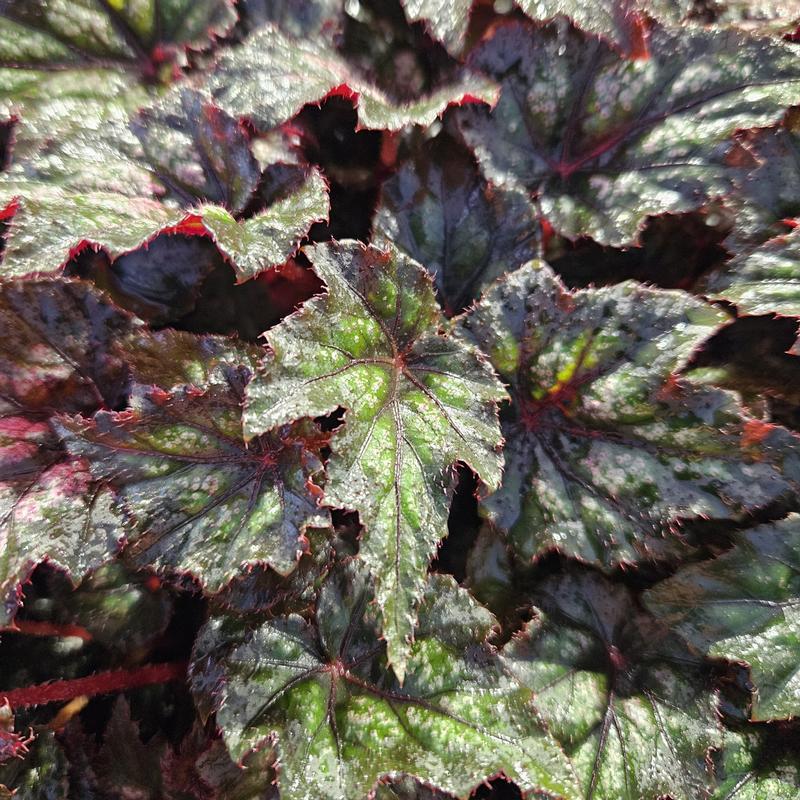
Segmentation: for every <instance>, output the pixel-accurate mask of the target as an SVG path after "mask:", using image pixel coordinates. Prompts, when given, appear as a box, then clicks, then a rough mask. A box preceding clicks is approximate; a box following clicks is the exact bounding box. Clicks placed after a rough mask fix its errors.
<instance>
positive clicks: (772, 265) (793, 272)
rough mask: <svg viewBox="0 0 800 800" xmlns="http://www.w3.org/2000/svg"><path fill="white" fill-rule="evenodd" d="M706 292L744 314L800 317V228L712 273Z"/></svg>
mask: <svg viewBox="0 0 800 800" xmlns="http://www.w3.org/2000/svg"><path fill="white" fill-rule="evenodd" d="M704 293H705V294H707V295H708V296H710V297H712V298H714V299H717V300H727V301H728V302H730V303H733V304H734V305H735V306H736V308H737V309H738V311H739V313H740V314H779V315H780V316H785V317H800V230H794V231H792V232H791V233H789V234H787V235H786V236H781V237H778V238H776V239H772V240H770V241H768V242H766V243H765V244H763V245H760V246H759V247H755V248H753V249H752V250H750V251H748V252H745V253H742V254H740V255H738V256H736V257H735V258H733V259H731V260H730V261H729V262H727V263H726V264H725V265H724V266H723V267H721V268H720V269H719V270H717V271H715V272H714V273H712V274H711V275H710V276H709V277H708V279H707V280H706V282H705V286H704Z"/></svg>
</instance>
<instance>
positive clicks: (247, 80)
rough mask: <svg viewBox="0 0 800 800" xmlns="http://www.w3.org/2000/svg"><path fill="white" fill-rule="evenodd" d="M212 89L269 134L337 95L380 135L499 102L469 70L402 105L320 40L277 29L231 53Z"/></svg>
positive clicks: (222, 60) (222, 62)
mask: <svg viewBox="0 0 800 800" xmlns="http://www.w3.org/2000/svg"><path fill="white" fill-rule="evenodd" d="M207 85H208V88H209V89H210V91H211V93H212V94H213V96H214V98H215V99H216V101H217V102H218V103H219V105H220V106H221V107H222V108H223V109H225V110H226V111H227V112H228V113H229V114H232V115H234V116H246V117H249V118H250V119H252V120H253V122H254V123H255V124H256V125H257V126H258V127H259V128H261V129H264V130H268V129H270V128H274V127H276V126H278V125H281V124H282V123H284V122H286V121H287V120H289V119H291V118H292V117H293V116H294V115H295V114H297V112H298V111H300V109H301V108H302V107H303V106H305V105H308V104H309V103H319V102H321V101H322V100H323V99H325V97H327V96H329V95H331V94H344V95H345V96H348V97H354V98H355V99H356V105H357V109H358V118H359V123H360V125H361V127H363V128H375V129H378V130H399V129H400V128H402V127H404V126H405V125H429V124H430V123H432V122H433V121H434V120H435V119H436V118H437V117H439V116H440V115H441V114H442V113H444V111H445V109H446V108H447V107H448V106H450V105H454V104H455V105H458V104H460V103H463V102H470V103H472V102H482V103H493V102H494V101H495V99H496V97H497V86H496V84H495V83H494V82H493V81H491V80H489V79H488V78H484V77H482V76H480V75H476V74H473V73H471V72H466V71H465V72H463V74H462V75H461V76H460V77H459V79H457V80H456V81H455V82H454V83H452V84H449V85H445V86H442V87H439V88H437V89H435V90H434V91H433V92H432V93H431V94H430V95H428V96H426V97H422V98H419V99H417V100H413V101H411V102H408V103H400V104H398V103H395V102H393V101H392V100H391V99H390V98H389V97H388V96H387V95H386V94H385V93H384V92H383V91H381V90H380V89H379V88H378V87H377V86H375V85H373V84H371V83H370V82H369V81H368V80H366V79H365V78H364V77H361V76H359V75H358V74H356V73H355V72H354V70H353V68H352V67H351V66H350V65H349V64H348V63H347V61H346V60H345V59H344V58H343V57H342V56H341V55H340V54H339V53H338V52H336V51H335V50H333V49H326V48H324V47H323V46H322V45H321V44H320V42H319V41H317V40H314V39H300V40H296V39H293V38H290V37H288V36H286V35H285V34H284V33H282V32H281V31H280V30H278V29H277V28H275V27H274V26H272V25H265V26H264V27H262V28H259V29H258V30H257V31H255V32H254V33H252V34H250V36H248V38H247V39H246V40H245V42H244V43H243V44H242V45H241V46H239V47H235V48H232V49H231V50H229V51H227V52H226V53H224V54H223V55H222V56H221V57H220V59H219V62H218V64H217V65H216V67H215V69H214V71H213V73H212V74H211V75H210V76H209V78H208V80H207Z"/></svg>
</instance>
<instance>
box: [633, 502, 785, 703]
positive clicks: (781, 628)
mask: <svg viewBox="0 0 800 800" xmlns="http://www.w3.org/2000/svg"><path fill="white" fill-rule="evenodd" d="M646 602H647V605H648V607H649V608H650V609H651V610H652V611H653V612H654V613H656V614H658V616H660V617H662V618H663V619H664V621H665V622H667V623H669V624H670V625H672V626H673V627H674V628H675V629H676V630H678V631H679V632H680V633H681V634H682V635H683V636H685V637H686V638H687V639H688V640H689V641H691V642H692V643H693V644H695V645H696V646H697V647H698V648H700V649H701V650H703V651H704V652H708V653H709V654H710V655H712V656H717V657H720V658H730V659H733V660H738V661H746V662H747V663H748V664H749V665H750V670H751V675H752V679H753V683H754V684H755V688H756V691H755V694H754V699H753V718H754V719H772V718H776V717H796V716H800V517H799V516H797V515H796V514H793V515H790V516H789V517H787V519H785V520H783V521H781V522H776V523H771V524H768V525H761V526H759V527H758V528H755V529H753V530H751V531H743V532H742V533H739V534H737V536H736V544H735V546H734V548H733V549H732V550H729V551H728V552H726V553H723V554H722V555H721V556H719V557H718V558H716V559H714V560H713V561H707V562H703V563H700V564H693V565H691V566H687V567H684V568H683V569H682V570H680V571H679V572H678V573H677V574H676V575H675V576H674V577H672V578H669V579H668V580H666V581H663V582H662V583H660V584H658V585H656V586H655V587H654V588H653V589H650V590H649V591H648V592H647V594H646Z"/></svg>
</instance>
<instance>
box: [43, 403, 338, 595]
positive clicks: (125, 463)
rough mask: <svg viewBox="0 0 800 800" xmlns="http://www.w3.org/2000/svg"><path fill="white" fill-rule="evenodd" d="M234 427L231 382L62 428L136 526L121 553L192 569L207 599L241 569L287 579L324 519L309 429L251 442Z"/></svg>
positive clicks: (236, 408) (237, 415) (236, 407)
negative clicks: (258, 567) (309, 533)
mask: <svg viewBox="0 0 800 800" xmlns="http://www.w3.org/2000/svg"><path fill="white" fill-rule="evenodd" d="M148 399H149V402H147V400H148ZM241 425H242V423H241V408H240V396H239V394H238V392H237V391H236V390H235V388H231V389H227V387H226V390H223V389H221V388H212V389H209V390H208V391H207V392H205V393H198V392H197V391H196V390H191V389H188V390H185V391H183V392H178V393H176V394H175V395H174V396H167V395H165V393H164V392H163V391H162V390H154V391H153V392H152V393H151V395H150V397H149V398H143V399H142V400H141V401H140V403H139V404H138V408H137V410H136V411H126V412H121V413H116V412H108V411H101V412H99V413H98V414H96V415H95V417H94V419H92V420H83V419H79V418H72V419H70V418H66V417H62V418H61V420H60V421H59V422H58V423H57V428H58V430H59V433H60V434H61V436H62V437H63V439H64V441H65V443H66V445H67V447H68V449H69V450H70V452H71V453H73V454H75V455H80V456H82V457H84V458H86V459H87V460H88V462H89V464H90V467H91V470H92V474H93V475H95V476H96V477H97V478H99V479H102V480H104V481H108V482H110V483H111V484H112V485H113V486H114V488H115V489H116V491H117V493H118V494H119V497H120V499H121V503H122V506H123V508H124V509H125V511H126V513H127V515H128V516H129V518H130V520H131V523H132V525H133V526H134V531H135V532H134V533H133V534H132V535H129V545H128V548H127V551H126V552H127V554H128V556H129V557H130V558H131V559H133V560H134V562H135V563H137V564H141V565H151V564H154V565H157V566H158V567H161V568H162V569H167V568H169V569H176V570H180V571H184V572H191V573H192V574H193V575H194V577H195V578H196V579H197V580H198V581H200V582H201V583H202V584H203V585H205V586H207V587H208V588H209V591H212V592H213V591H216V590H218V589H219V588H221V587H222V586H223V585H224V584H225V583H226V582H227V581H228V580H230V579H231V578H233V577H234V576H235V575H237V574H238V573H239V572H240V569H241V567H242V566H243V565H247V564H253V563H257V562H261V563H269V564H271V565H272V566H273V567H275V569H277V570H278V571H280V572H281V573H284V574H286V573H289V572H291V571H292V570H293V569H294V567H295V565H296V563H297V557H298V555H299V552H300V551H301V550H302V549H303V532H304V530H305V528H306V526H307V525H318V526H324V525H325V524H326V518H325V515H324V514H323V513H322V512H320V511H319V510H318V509H317V504H316V497H317V495H318V494H319V489H316V487H314V486H313V485H312V484H311V481H312V480H313V479H314V477H315V476H316V475H317V474H318V473H319V472H320V471H321V469H322V466H321V463H320V461H319V459H318V456H317V455H316V453H315V449H316V450H317V451H318V447H319V444H320V441H319V440H320V436H319V434H318V432H317V430H316V428H315V426H314V425H313V424H312V423H309V422H306V423H298V424H297V425H295V426H293V427H290V426H285V427H284V428H282V429H280V430H277V431H275V432H273V433H270V434H267V435H265V436H262V437H259V438H258V439H256V440H254V441H251V442H250V443H249V445H246V444H245V442H244V440H243V438H242V433H241ZM315 438H316V441H317V443H316V445H315V443H314V440H315Z"/></svg>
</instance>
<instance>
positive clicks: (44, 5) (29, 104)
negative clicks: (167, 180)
mask: <svg viewBox="0 0 800 800" xmlns="http://www.w3.org/2000/svg"><path fill="white" fill-rule="evenodd" d="M235 19H236V16H235V14H234V11H233V7H232V3H231V2H229V0H166V1H164V0H145V2H135V1H134V2H131V1H130V0H122V2H116V1H114V2H111V1H110V0H5V2H3V4H2V6H0V85H2V86H3V89H2V90H0V114H3V115H4V116H11V115H12V114H14V115H17V116H20V117H21V118H22V121H23V126H22V132H21V136H22V142H21V144H22V146H23V149H25V150H26V151H28V150H35V149H36V148H37V147H38V146H39V145H40V144H41V143H43V142H46V141H47V139H48V138H49V137H52V136H59V137H65V136H66V137H70V136H72V135H75V134H78V133H81V132H85V131H86V130H87V128H88V129H92V128H93V129H95V130H101V129H102V127H103V124H104V123H105V122H107V121H108V120H109V119H113V120H117V121H120V120H122V119H124V118H125V116H126V114H127V113H129V112H132V111H133V110H134V109H135V108H136V106H137V105H140V104H142V103H144V101H145V98H146V97H147V92H146V90H145V87H144V83H145V82H147V81H153V80H154V79H157V78H165V77H167V76H168V75H169V72H170V69H171V67H170V62H174V61H181V60H182V59H181V56H182V51H183V49H184V48H185V47H187V46H195V47H203V46H206V45H208V44H209V42H210V38H211V36H212V35H213V34H224V33H225V32H226V31H227V30H228V29H229V28H230V27H231V25H232V24H233V22H234V21H235Z"/></svg>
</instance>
